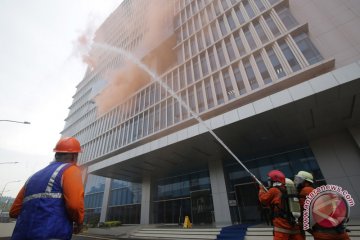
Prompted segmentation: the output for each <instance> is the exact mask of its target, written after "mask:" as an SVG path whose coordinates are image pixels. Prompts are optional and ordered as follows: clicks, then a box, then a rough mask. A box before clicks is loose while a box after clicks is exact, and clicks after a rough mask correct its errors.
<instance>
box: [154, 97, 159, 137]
mask: <svg viewBox="0 0 360 240" xmlns="http://www.w3.org/2000/svg"><path fill="white" fill-rule="evenodd" d="M159 129H160V106H159V104H158V105H156V106H155V121H154V132H157V131H159Z"/></svg>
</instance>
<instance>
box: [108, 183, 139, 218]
mask: <svg viewBox="0 0 360 240" xmlns="http://www.w3.org/2000/svg"><path fill="white" fill-rule="evenodd" d="M110 189H111V190H110V195H109V202H108V214H107V220H108V221H114V220H117V221H121V222H122V223H128V224H136V223H137V224H138V223H140V209H141V184H139V183H131V182H126V181H121V180H115V179H113V180H112V182H111V188H110Z"/></svg>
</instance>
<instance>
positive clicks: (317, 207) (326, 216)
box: [303, 185, 355, 230]
mask: <svg viewBox="0 0 360 240" xmlns="http://www.w3.org/2000/svg"><path fill="white" fill-rule="evenodd" d="M354 205H355V202H354V199H353V198H352V197H351V195H350V194H349V193H348V191H346V190H343V189H342V187H339V186H337V185H324V186H320V187H318V188H316V189H314V190H313V191H312V192H311V193H310V194H309V195H308V196H306V200H305V203H304V212H303V214H304V219H303V228H304V230H308V229H310V228H311V227H312V226H314V224H318V225H320V226H321V227H324V228H332V227H336V226H338V225H340V224H342V223H343V222H344V221H346V220H347V219H348V217H349V213H350V207H352V206H354Z"/></svg>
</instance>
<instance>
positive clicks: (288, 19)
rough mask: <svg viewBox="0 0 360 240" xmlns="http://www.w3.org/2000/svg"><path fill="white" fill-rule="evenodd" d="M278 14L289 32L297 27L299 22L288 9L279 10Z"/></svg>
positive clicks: (277, 10)
mask: <svg viewBox="0 0 360 240" xmlns="http://www.w3.org/2000/svg"><path fill="white" fill-rule="evenodd" d="M276 12H277V14H278V15H279V17H280V19H281V21H282V22H283V23H284V25H285V27H286V28H287V30H290V29H292V28H293V27H295V26H296V25H298V22H297V21H296V19H295V18H294V17H293V15H292V14H291V12H290V11H289V9H288V8H283V7H282V8H277V9H276Z"/></svg>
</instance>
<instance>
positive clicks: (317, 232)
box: [299, 182, 350, 240]
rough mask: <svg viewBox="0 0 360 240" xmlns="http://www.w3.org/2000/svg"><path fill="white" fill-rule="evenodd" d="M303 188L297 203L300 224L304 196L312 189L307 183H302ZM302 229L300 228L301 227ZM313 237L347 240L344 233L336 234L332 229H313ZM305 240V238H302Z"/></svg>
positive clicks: (322, 239)
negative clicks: (299, 208) (298, 205)
mask: <svg viewBox="0 0 360 240" xmlns="http://www.w3.org/2000/svg"><path fill="white" fill-rule="evenodd" d="M304 184H305V187H303V188H302V189H301V190H300V193H299V203H300V207H301V218H300V219H301V221H300V222H301V223H302V221H303V216H302V215H303V211H304V203H305V200H306V196H307V195H309V194H310V193H311V192H312V191H313V190H314V188H313V187H312V186H310V184H308V183H306V182H305V183H304ZM301 227H302V226H301ZM311 234H312V235H313V237H314V240H349V239H350V238H349V235H348V234H347V233H346V232H343V233H338V232H336V231H335V230H334V229H326V228H319V227H318V228H315V229H313V231H312V232H311ZM304 239H305V238H304Z"/></svg>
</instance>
